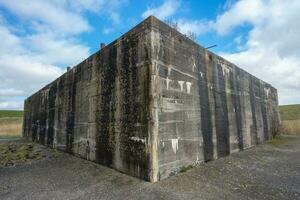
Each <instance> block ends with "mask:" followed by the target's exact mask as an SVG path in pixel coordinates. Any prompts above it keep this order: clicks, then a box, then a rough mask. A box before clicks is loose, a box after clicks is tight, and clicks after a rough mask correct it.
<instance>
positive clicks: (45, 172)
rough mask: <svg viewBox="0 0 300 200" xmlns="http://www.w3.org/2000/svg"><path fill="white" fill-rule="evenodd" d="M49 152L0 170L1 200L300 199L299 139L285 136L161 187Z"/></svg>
mask: <svg viewBox="0 0 300 200" xmlns="http://www.w3.org/2000/svg"><path fill="white" fill-rule="evenodd" d="M36 145H37V146H41V145H38V144H36ZM42 147H43V146H41V147H39V148H42ZM43 151H44V152H45V151H47V152H48V153H47V154H46V155H47V157H46V158H45V159H42V160H39V161H36V162H33V163H32V164H31V165H22V166H17V167H9V168H1V167H0V199H2V200H8V199H9V200H13V199H16V200H20V199H31V200H35V199H120V200H121V199H122V200H123V199H130V200H134V199H143V200H148V199H149V200H150V199H153V200H158V199H166V200H168V199H170V200H171V199H172V200H176V199H178V200H182V199H188V200H191V199H197V200H201V199H204V200H207V199H230V200H235V199H237V200H240V199H265V200H268V199H270V200H276V199H278V200H285V199H286V200H290V199H295V200H296V199H300V184H299V183H300V159H299V153H300V137H299V136H289V137H287V136H285V137H283V138H282V139H280V140H275V141H272V142H268V143H267V144H261V145H258V146H256V147H253V148H250V149H248V150H245V151H243V152H240V153H234V154H232V155H230V156H227V157H223V158H220V159H218V160H215V161H212V162H208V163H205V164H203V165H198V166H197V167H195V168H193V169H190V170H188V171H187V172H184V173H179V174H178V175H175V176H172V177H170V178H168V179H165V180H162V181H159V182H156V183H149V182H146V181H142V180H140V179H137V178H134V177H132V176H128V175H125V174H121V173H118V172H116V171H115V170H112V169H109V168H107V167H103V166H101V165H98V164H95V163H93V162H89V161H86V160H84V159H79V158H77V157H75V156H71V155H68V154H66V153H62V152H56V151H55V150H53V149H49V148H45V149H44V150H43ZM49 157H50V158H49Z"/></svg>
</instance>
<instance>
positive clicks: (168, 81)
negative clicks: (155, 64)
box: [166, 77, 172, 90]
mask: <svg viewBox="0 0 300 200" xmlns="http://www.w3.org/2000/svg"><path fill="white" fill-rule="evenodd" d="M166 81H167V90H168V89H169V83H170V82H171V81H172V80H170V79H169V78H168V77H167V79H166Z"/></svg>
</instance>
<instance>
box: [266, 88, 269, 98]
mask: <svg viewBox="0 0 300 200" xmlns="http://www.w3.org/2000/svg"><path fill="white" fill-rule="evenodd" d="M269 93H270V88H265V94H266V96H267V98H269Z"/></svg>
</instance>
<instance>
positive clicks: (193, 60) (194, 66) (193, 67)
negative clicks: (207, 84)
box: [192, 56, 196, 72]
mask: <svg viewBox="0 0 300 200" xmlns="http://www.w3.org/2000/svg"><path fill="white" fill-rule="evenodd" d="M195 68H196V62H195V58H194V56H192V71H193V72H194V71H195Z"/></svg>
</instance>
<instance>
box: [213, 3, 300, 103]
mask: <svg viewBox="0 0 300 200" xmlns="http://www.w3.org/2000/svg"><path fill="white" fill-rule="evenodd" d="M299 10H300V2H299V1H298V0H289V1H280V0H268V1H263V0H261V1H259V0H255V1H253V0H243V1H239V2H237V3H236V4H234V5H233V6H232V7H231V8H230V9H229V10H228V11H226V12H225V13H224V14H222V15H220V16H218V18H217V21H216V23H215V29H216V31H217V33H219V34H221V35H223V34H227V33H228V32H229V31H232V30H234V28H235V27H237V26H242V25H243V24H244V23H245V22H247V23H249V24H250V25H252V26H253V28H252V29H251V31H250V32H249V35H248V40H247V41H246V43H245V44H244V48H243V49H244V50H243V51H241V52H237V53H233V54H226V53H223V56H224V57H225V58H227V59H228V60H230V61H232V62H234V63H236V64H237V65H239V66H241V67H243V68H245V69H246V70H247V71H249V72H250V73H252V74H254V75H255V76H257V77H259V78H261V79H263V80H265V81H267V82H269V83H271V84H272V85H274V86H275V87H276V88H277V89H278V93H279V102H280V104H292V103H299V101H300V100H299V99H300V41H299V40H298V36H299V35H300V29H299V27H300V21H299Z"/></svg>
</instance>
